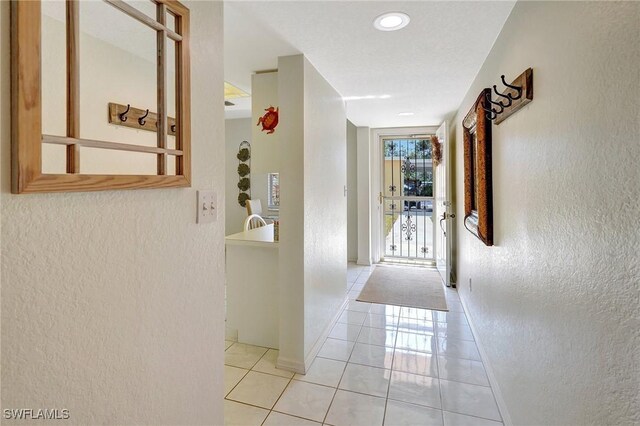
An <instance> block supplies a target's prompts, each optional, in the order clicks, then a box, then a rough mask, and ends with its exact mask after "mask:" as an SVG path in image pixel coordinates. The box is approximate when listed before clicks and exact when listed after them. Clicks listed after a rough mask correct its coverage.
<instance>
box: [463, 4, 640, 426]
mask: <svg viewBox="0 0 640 426" xmlns="http://www.w3.org/2000/svg"><path fill="white" fill-rule="evenodd" d="M639 22H640V4H639V3H635V2H629V3H611V2H589V3H578V2H575V3H574V2H550V3H547V2H518V3H517V4H516V6H515V7H514V9H513V12H512V14H511V16H510V17H509V19H508V21H507V22H506V24H505V27H504V29H503V31H502V33H501V34H500V36H499V37H498V39H497V41H496V43H495V45H494V47H493V49H492V51H491V53H490V54H489V56H488V58H487V60H486V62H485V63H484V65H483V67H482V69H481V71H480V72H479V74H478V76H477V77H476V80H475V82H474V83H473V85H472V86H471V89H470V90H469V92H468V94H467V96H466V98H465V100H464V102H463V103H462V105H461V107H460V110H459V111H458V115H457V117H456V118H455V134H456V140H457V142H456V144H457V145H458V149H457V150H456V165H457V170H456V185H457V187H458V188H462V187H463V167H462V148H461V143H462V132H461V131H462V128H461V124H460V123H461V120H462V118H463V117H464V115H465V114H466V113H467V111H468V110H469V108H470V107H471V104H472V102H473V101H474V100H475V98H476V96H477V95H478V93H479V92H480V90H481V89H482V88H484V87H490V86H491V85H493V84H496V83H499V81H500V75H501V74H506V75H507V76H508V78H514V77H515V76H517V75H518V74H519V73H520V72H522V71H524V70H525V69H526V68H528V67H533V70H534V71H533V72H534V99H533V102H532V103H530V104H529V105H528V106H526V107H525V108H524V109H522V110H521V111H519V112H518V113H517V114H515V115H513V116H512V117H510V118H509V119H508V120H507V121H505V122H504V123H501V124H500V125H499V126H495V125H494V126H493V193H494V198H493V205H494V240H495V246H494V247H485V246H484V245H483V244H482V243H481V242H480V241H478V240H477V239H476V238H475V237H473V236H472V235H471V234H470V233H469V232H468V231H466V230H465V229H464V227H463V224H462V218H463V198H462V197H463V194H462V193H461V192H460V191H459V192H458V198H457V216H458V218H459V219H458V220H457V221H456V222H457V227H458V244H459V245H458V250H459V251H458V252H459V260H460V263H459V271H458V276H459V279H458V283H459V291H460V293H461V295H462V298H463V300H464V302H465V304H466V305H467V307H468V314H469V316H470V318H471V319H472V321H473V323H474V324H475V326H476V330H477V332H478V337H479V340H480V341H481V344H482V346H483V347H484V350H485V351H486V354H487V357H488V361H489V364H490V365H491V367H492V369H493V373H494V375H495V378H496V380H497V383H498V385H499V388H500V390H501V392H500V393H501V395H502V399H503V401H504V403H505V404H506V407H507V409H508V412H509V414H510V416H511V419H512V420H513V423H514V424H518V425H520V424H530V425H542V424H544V425H550V424H563V425H587V424H593V425H605V424H606V425H613V424H616V425H618V424H638V422H640V403H639V401H638V389H640V371H639V365H640V357H639V354H640V351H639V350H638V349H639V347H640V341H639V330H640V323H639V321H638V318H639V303H638V295H639V283H640V278H639V273H640V271H639V264H638V262H639V257H638V253H640V244H639V239H640V238H639V231H638V222H637V217H638V213H639V212H640V206H639V204H638V203H639V199H640V175H639V172H638V170H639V164H640V145H639V144H638V139H639V137H640V131H639V130H640V129H639V126H640V113H639V107H638V99H639V98H640V75H639V74H638V68H639V67H640V50H638V46H639V45H640V26H639V25H638V23H639ZM469 279H472V280H473V281H472V289H470V288H469Z"/></svg>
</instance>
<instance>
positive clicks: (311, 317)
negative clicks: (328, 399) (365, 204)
mask: <svg viewBox="0 0 640 426" xmlns="http://www.w3.org/2000/svg"><path fill="white" fill-rule="evenodd" d="M346 121H347V117H346V114H345V106H344V101H343V100H342V96H340V94H339V93H338V92H336V90H335V89H334V88H333V87H331V85H330V84H329V83H328V82H327V81H326V80H325V79H324V78H323V77H322V76H321V75H320V73H318V71H317V70H316V69H315V68H314V67H313V65H312V64H311V63H310V62H309V61H308V60H307V59H306V58H305V59H304V163H305V168H304V212H303V214H304V255H305V257H304V263H305V265H304V280H305V283H304V325H305V330H304V347H305V356H308V354H309V353H310V352H311V350H312V348H313V345H314V344H315V343H316V341H317V340H318V339H319V338H320V337H321V334H322V332H323V331H325V328H326V327H327V326H328V325H329V321H330V320H331V319H332V317H333V316H334V315H335V314H336V313H337V312H338V309H339V307H340V305H341V303H342V302H343V300H344V294H345V290H346V285H347V262H346V259H347V214H346V212H347V197H346V196H345V194H344V186H345V185H346V184H347V175H346V173H347V150H346V146H347V143H346V128H345V123H346Z"/></svg>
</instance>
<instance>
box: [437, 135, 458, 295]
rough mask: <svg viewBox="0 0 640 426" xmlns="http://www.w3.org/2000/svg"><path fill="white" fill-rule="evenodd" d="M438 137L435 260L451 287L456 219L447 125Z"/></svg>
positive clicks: (441, 274) (443, 279)
mask: <svg viewBox="0 0 640 426" xmlns="http://www.w3.org/2000/svg"><path fill="white" fill-rule="evenodd" d="M436 136H437V137H438V141H439V142H440V153H441V161H440V162H439V164H438V165H437V166H435V175H436V189H435V205H434V217H435V218H436V220H437V225H436V228H435V232H436V233H435V235H436V244H435V259H436V267H437V268H438V272H440V276H441V277H442V281H444V283H445V284H446V285H447V286H451V241H452V232H453V228H454V227H453V226H451V224H450V219H453V218H455V214H454V213H453V207H452V205H451V191H450V188H449V183H450V173H451V168H450V167H449V166H450V164H451V163H450V162H449V140H448V134H447V127H446V123H443V124H442V125H441V126H440V127H439V128H438V130H437V132H436Z"/></svg>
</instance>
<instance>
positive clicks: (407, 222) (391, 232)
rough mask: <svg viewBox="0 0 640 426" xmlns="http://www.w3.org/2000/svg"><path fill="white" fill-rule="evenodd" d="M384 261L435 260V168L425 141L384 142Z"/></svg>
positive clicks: (425, 139) (405, 139)
mask: <svg viewBox="0 0 640 426" xmlns="http://www.w3.org/2000/svg"><path fill="white" fill-rule="evenodd" d="M383 150H384V152H383V162H384V164H383V168H382V170H383V191H382V194H381V195H382V197H381V198H382V200H381V201H382V204H383V212H384V221H383V222H384V223H383V226H384V234H383V240H384V257H400V258H407V259H426V260H432V259H433V230H434V225H433V224H434V222H433V217H432V216H433V189H434V185H433V164H432V161H431V142H430V141H429V138H428V137H425V138H394V139H385V140H383Z"/></svg>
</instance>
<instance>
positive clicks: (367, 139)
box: [356, 127, 372, 265]
mask: <svg viewBox="0 0 640 426" xmlns="http://www.w3.org/2000/svg"><path fill="white" fill-rule="evenodd" d="M356 157H357V158H356V163H357V165H356V168H357V170H358V179H357V187H358V265H371V198H372V197H371V194H372V191H371V130H370V129H369V128H368V127H358V128H356Z"/></svg>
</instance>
